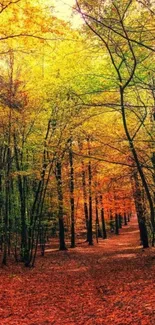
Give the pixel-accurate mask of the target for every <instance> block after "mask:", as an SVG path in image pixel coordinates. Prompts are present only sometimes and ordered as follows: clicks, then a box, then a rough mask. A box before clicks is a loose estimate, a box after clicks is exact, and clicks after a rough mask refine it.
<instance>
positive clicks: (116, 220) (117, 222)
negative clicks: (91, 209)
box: [115, 213, 119, 235]
mask: <svg viewBox="0 0 155 325" xmlns="http://www.w3.org/2000/svg"><path fill="white" fill-rule="evenodd" d="M115 234H116V235H119V221H118V214H117V213H116V214H115Z"/></svg>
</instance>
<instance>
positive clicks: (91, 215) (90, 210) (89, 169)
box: [87, 139, 93, 245]
mask: <svg viewBox="0 0 155 325" xmlns="http://www.w3.org/2000/svg"><path fill="white" fill-rule="evenodd" d="M87 143H88V155H89V156H90V140H89V139H88V140H87ZM88 180H89V222H88V242H89V245H93V230H92V218H93V211H92V169H91V161H90V160H89V162H88Z"/></svg>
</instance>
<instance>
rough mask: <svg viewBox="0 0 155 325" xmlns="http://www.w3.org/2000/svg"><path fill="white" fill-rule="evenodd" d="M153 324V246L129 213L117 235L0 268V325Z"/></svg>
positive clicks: (154, 278)
mask: <svg viewBox="0 0 155 325" xmlns="http://www.w3.org/2000/svg"><path fill="white" fill-rule="evenodd" d="M4 324H6V325H16V324H17V325H26V324H29V325H48V324H49V325H50V324H51V325H52V324H54V325H118V324H119V325H126V324H132V325H150V324H152V325H154V324H155V249H154V248H148V249H145V250H143V249H142V248H141V246H139V231H138V227H137V223H136V220H135V219H134V218H133V219H132V220H131V221H130V223H129V224H128V226H124V227H123V229H121V231H120V235H119V236H116V235H112V236H111V238H109V239H107V240H102V239H100V241H99V244H96V243H95V245H94V246H90V247H88V245H87V243H83V244H82V245H78V247H76V248H75V249H69V250H68V251H64V252H60V251H56V250H51V251H50V250H49V251H48V252H47V253H46V254H45V257H39V256H38V257H37V261H36V266H35V267H34V268H31V269H29V268H24V266H22V265H21V264H11V265H9V266H7V267H3V268H2V269H0V325H4Z"/></svg>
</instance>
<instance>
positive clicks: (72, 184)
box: [69, 140, 75, 248]
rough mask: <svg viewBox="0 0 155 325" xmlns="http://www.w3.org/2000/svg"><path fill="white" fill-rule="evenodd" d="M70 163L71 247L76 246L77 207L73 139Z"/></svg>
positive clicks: (70, 148) (70, 149)
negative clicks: (75, 202)
mask: <svg viewBox="0 0 155 325" xmlns="http://www.w3.org/2000/svg"><path fill="white" fill-rule="evenodd" d="M69 164H70V208H71V248H74V247H75V209H74V167H73V151H72V140H70V147H69Z"/></svg>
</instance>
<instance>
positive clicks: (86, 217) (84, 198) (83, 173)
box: [81, 161, 89, 241]
mask: <svg viewBox="0 0 155 325" xmlns="http://www.w3.org/2000/svg"><path fill="white" fill-rule="evenodd" d="M81 164H82V189H83V206H84V215H85V222H86V231H87V241H89V235H88V233H89V229H88V225H89V220H88V219H89V214H88V204H87V191H86V173H85V166H84V162H83V161H82V163H81Z"/></svg>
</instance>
